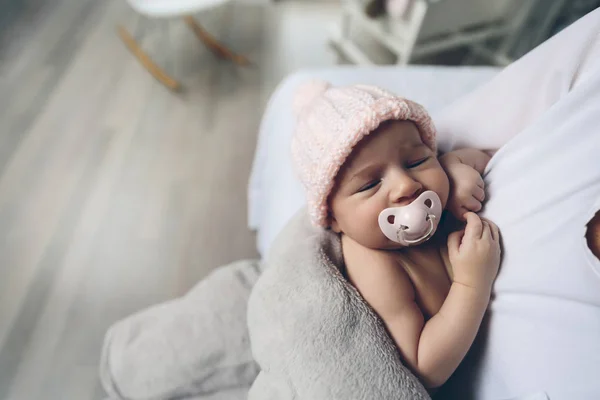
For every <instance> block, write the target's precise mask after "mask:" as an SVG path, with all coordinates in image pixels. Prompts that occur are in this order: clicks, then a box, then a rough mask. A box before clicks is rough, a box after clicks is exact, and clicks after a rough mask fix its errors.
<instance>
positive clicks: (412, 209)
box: [378, 190, 442, 246]
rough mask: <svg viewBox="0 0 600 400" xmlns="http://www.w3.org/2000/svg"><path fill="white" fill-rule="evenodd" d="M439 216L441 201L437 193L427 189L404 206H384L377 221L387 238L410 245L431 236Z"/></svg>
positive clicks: (440, 214)
mask: <svg viewBox="0 0 600 400" xmlns="http://www.w3.org/2000/svg"><path fill="white" fill-rule="evenodd" d="M441 216H442V202H441V200H440V198H439V196H438V195H437V193H435V192H433V191H431V190H428V191H426V192H423V193H421V195H420V196H419V197H417V198H416V199H415V200H414V201H413V202H412V203H410V204H408V205H406V206H402V207H390V208H386V209H385V210H383V211H382V212H381V213H380V214H379V219H378V223H379V228H380V229H381V231H382V232H383V234H384V235H385V236H386V237H387V238H388V239H390V240H392V241H394V242H396V243H399V244H401V245H403V246H410V245H415V244H419V243H423V242H424V241H426V240H427V239H429V238H430V237H431V236H433V234H434V233H435V231H436V229H437V226H438V223H439V220H440V217H441Z"/></svg>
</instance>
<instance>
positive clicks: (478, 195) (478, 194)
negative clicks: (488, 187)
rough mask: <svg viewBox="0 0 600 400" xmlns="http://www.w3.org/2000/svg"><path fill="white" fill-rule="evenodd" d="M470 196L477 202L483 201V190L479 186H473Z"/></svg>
mask: <svg viewBox="0 0 600 400" xmlns="http://www.w3.org/2000/svg"><path fill="white" fill-rule="evenodd" d="M472 194H473V197H475V198H476V199H477V200H479V201H483V200H485V190H484V189H483V188H482V187H481V186H475V187H474V188H473V193H472Z"/></svg>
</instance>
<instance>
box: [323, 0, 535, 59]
mask: <svg viewBox="0 0 600 400" xmlns="http://www.w3.org/2000/svg"><path fill="white" fill-rule="evenodd" d="M535 3H536V2H535V0H438V1H434V0H412V3H411V4H410V7H409V8H408V10H407V11H406V13H405V14H404V15H403V16H402V17H396V18H393V17H389V16H386V17H380V18H378V19H371V18H369V17H367V15H366V14H365V1H364V0H344V2H343V11H342V20H341V24H340V26H339V29H338V30H337V31H335V32H334V34H333V35H332V38H331V42H332V44H333V45H334V47H335V48H336V49H337V50H338V51H339V52H340V54H341V55H342V56H343V57H344V58H345V59H347V60H349V61H351V62H353V63H356V64H361V65H369V64H374V62H373V61H372V60H371V59H370V58H369V56H368V55H367V54H366V53H365V51H363V49H361V48H360V46H358V45H357V43H356V42H355V41H354V40H353V33H352V32H351V28H353V29H354V28H357V29H359V30H360V32H361V33H368V34H369V35H370V36H371V37H372V38H373V39H375V40H376V42H378V43H379V44H380V45H382V46H383V47H385V48H387V49H388V50H389V51H391V52H392V53H393V54H394V55H395V56H396V62H397V64H401V65H405V64H408V63H409V62H410V61H411V60H412V59H414V58H418V57H423V56H428V55H431V54H434V53H437V52H440V51H445V50H449V49H452V48H456V47H460V46H468V47H470V48H471V50H472V51H473V52H474V53H475V54H477V55H479V56H483V57H486V58H488V59H489V60H490V61H491V62H492V63H493V64H495V65H500V66H504V65H507V64H509V63H510V62H511V61H512V60H511V59H510V58H509V57H508V56H507V53H508V51H509V50H510V47H511V46H512V45H513V44H514V41H515V40H516V39H517V38H518V35H519V31H520V29H521V27H522V26H523V24H524V23H525V21H526V20H527V17H528V16H529V14H530V12H531V11H532V9H533V7H534V6H535ZM490 39H498V40H499V45H498V46H497V47H496V48H494V49H490V48H488V47H486V42H487V41H488V40H490Z"/></svg>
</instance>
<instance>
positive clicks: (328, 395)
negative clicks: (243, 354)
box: [248, 212, 429, 400]
mask: <svg viewBox="0 0 600 400" xmlns="http://www.w3.org/2000/svg"><path fill="white" fill-rule="evenodd" d="M341 250H342V249H341V243H340V240H339V238H338V237H337V235H335V234H334V233H331V232H327V231H323V230H321V229H314V228H312V227H311V226H310V224H309V222H308V218H307V217H306V215H305V213H304V212H300V213H299V214H298V215H296V216H295V217H294V219H293V220H292V221H291V222H290V223H289V224H288V225H287V227H286V228H285V229H284V231H283V232H282V233H281V234H280V235H279V236H278V239H277V240H276V242H275V244H274V246H273V250H272V251H271V253H270V254H269V257H268V259H267V260H266V268H265V270H264V272H263V273H262V275H261V277H260V278H259V279H258V282H257V283H256V284H255V286H254V289H253V290H252V293H251V296H250V300H249V305H248V326H249V329H250V342H251V346H252V354H253V356H254V358H255V360H256V361H257V362H258V364H259V365H260V368H261V372H260V373H259V375H258V377H257V379H256V380H255V382H254V384H253V385H252V387H251V389H250V393H249V397H248V398H249V399H250V400H292V399H294V400H320V399H323V400H325V399H327V400H335V399H340V400H342V399H343V400H352V399H428V398H429V395H428V394H427V392H426V390H425V389H424V388H423V386H422V385H421V383H420V382H419V381H418V380H417V379H416V378H415V377H414V376H413V375H412V374H411V372H410V371H409V370H408V369H406V368H405V367H404V366H403V365H402V362H401V360H400V355H399V353H398V351H397V349H396V347H395V345H394V343H393V342H392V340H391V338H390V337H389V336H388V334H387V333H386V330H385V328H384V326H383V323H382V322H381V320H380V319H379V318H378V317H377V315H376V314H375V313H374V312H373V311H372V309H371V308H370V307H369V306H368V305H367V304H366V303H365V301H364V300H363V299H362V298H361V297H360V295H359V293H358V292H357V291H356V289H355V288H354V287H353V286H351V285H350V284H349V283H348V282H347V281H346V280H345V279H344V277H343V274H342V273H341V272H340V270H341V268H340V267H341V266H343V257H342V251H341Z"/></svg>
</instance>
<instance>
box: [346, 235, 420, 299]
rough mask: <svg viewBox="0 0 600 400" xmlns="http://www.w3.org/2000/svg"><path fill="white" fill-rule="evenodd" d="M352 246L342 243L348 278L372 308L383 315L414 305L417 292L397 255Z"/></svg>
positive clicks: (351, 244) (355, 245)
mask: <svg viewBox="0 0 600 400" xmlns="http://www.w3.org/2000/svg"><path fill="white" fill-rule="evenodd" d="M350 242H351V241H347V242H346V243H344V241H343V240H342V246H343V252H344V262H345V263H346V271H347V274H348V278H349V279H350V282H351V283H352V284H353V285H354V286H355V287H356V288H357V289H358V291H359V292H360V293H361V295H362V296H363V297H364V298H365V300H367V302H368V303H369V304H370V305H371V306H372V307H373V308H375V309H376V310H378V311H381V308H387V307H389V306H394V307H400V306H402V305H403V304H404V303H405V302H413V301H414V298H415V291H414V288H413V286H412V284H411V282H410V279H409V277H408V275H407V273H406V271H405V270H404V268H402V266H401V264H400V263H399V260H398V258H397V256H396V254H395V253H394V252H392V251H386V250H375V249H369V248H366V247H364V246H361V245H359V244H357V243H356V242H351V243H350ZM390 299H393V300H394V301H390Z"/></svg>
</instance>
